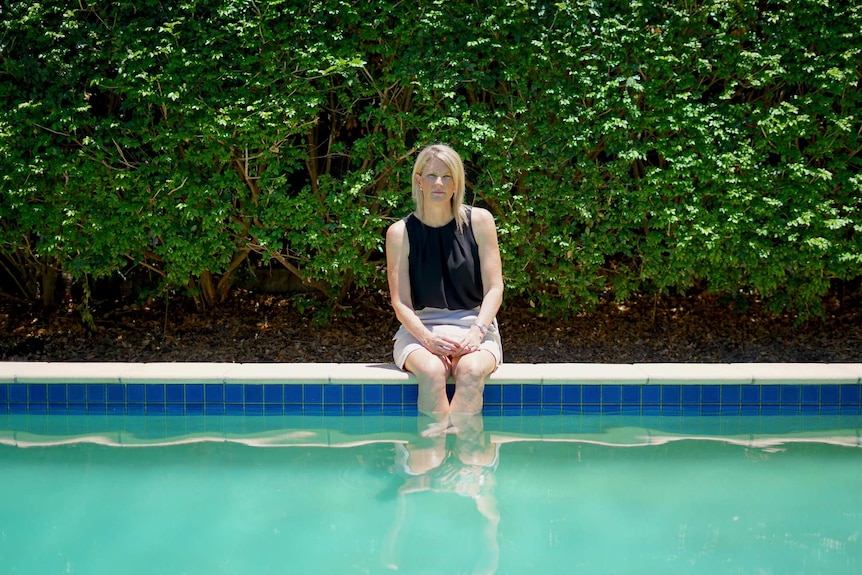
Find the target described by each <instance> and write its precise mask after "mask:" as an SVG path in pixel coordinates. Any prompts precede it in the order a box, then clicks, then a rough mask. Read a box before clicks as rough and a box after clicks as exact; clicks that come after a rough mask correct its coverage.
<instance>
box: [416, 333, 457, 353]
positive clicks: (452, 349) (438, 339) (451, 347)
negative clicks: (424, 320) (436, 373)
mask: <svg viewBox="0 0 862 575" xmlns="http://www.w3.org/2000/svg"><path fill="white" fill-rule="evenodd" d="M424 345H425V349H427V350H428V351H430V352H431V353H433V354H434V355H439V356H440V357H452V356H455V355H459V352H460V342H459V341H458V340H455V339H452V338H451V337H447V336H445V335H441V334H436V333H430V334H429V335H428V337H427V338H426V339H425V342H424Z"/></svg>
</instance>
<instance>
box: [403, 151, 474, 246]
mask: <svg viewBox="0 0 862 575" xmlns="http://www.w3.org/2000/svg"><path fill="white" fill-rule="evenodd" d="M432 158H434V159H437V160H440V161H441V162H443V164H445V165H446V167H447V168H448V169H449V173H450V174H452V183H453V184H454V185H455V195H454V196H452V213H453V214H455V225H456V226H457V227H458V230H459V231H460V230H462V229H463V227H464V226H465V225H467V208H466V207H465V206H464V188H465V185H464V162H462V161H461V156H459V155H458V152H456V151H455V150H453V149H452V148H450V147H449V146H446V145H444V144H434V145H431V146H428V147H426V148H425V149H423V150H422V151H421V152H419V155H418V156H416V163H414V164H413V173H412V174H411V177H410V183H411V186H412V191H413V204H414V206H415V207H416V215H418V216H419V219H420V220H421V219H422V218H423V217H424V215H425V214H424V210H425V196H424V195H423V194H422V189H421V188H420V187H419V184H418V183H417V181H416V180H417V179H418V178H417V177H416V176H417V175H419V176H421V175H422V170H424V169H425V166H426V165H427V164H428V162H430V161H431V159H432Z"/></svg>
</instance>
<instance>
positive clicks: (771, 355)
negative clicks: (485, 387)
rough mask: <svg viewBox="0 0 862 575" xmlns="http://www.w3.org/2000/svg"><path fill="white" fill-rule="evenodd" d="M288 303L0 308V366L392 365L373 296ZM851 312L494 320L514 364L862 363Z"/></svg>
mask: <svg viewBox="0 0 862 575" xmlns="http://www.w3.org/2000/svg"><path fill="white" fill-rule="evenodd" d="M296 301H297V299H296V296H294V297H288V296H274V295H261V294H253V293H250V292H239V293H237V294H235V296H234V297H233V298H232V299H231V301H230V302H229V303H228V304H226V305H224V306H222V307H220V308H218V309H215V310H210V311H209V312H206V313H201V312H199V311H197V310H195V309H194V308H193V307H190V306H188V305H184V304H182V303H178V302H171V303H170V304H168V305H167V306H166V304H165V302H164V301H162V302H157V303H154V304H152V305H120V304H114V305H109V304H107V303H97V304H94V305H93V308H92V311H93V316H94V320H95V327H96V329H95V331H92V330H90V329H88V328H86V327H85V326H84V325H83V324H82V322H81V319H80V315H79V314H78V313H77V312H75V311H74V310H66V309H61V310H54V311H45V310H41V309H39V308H37V307H35V306H32V305H30V304H27V303H24V302H20V301H17V300H13V299H10V298H3V297H0V359H3V360H6V361H12V360H17V361H111V362H141V361H147V362H152V361H169V362H170V361H204V362H215V361H224V362H361V363H366V362H369V363H376V362H390V361H391V355H390V350H391V343H390V338H391V336H392V334H393V333H394V332H395V329H396V327H397V324H396V321H395V318H394V316H393V314H392V312H391V310H390V309H389V308H388V306H387V304H386V301H385V298H384V297H383V296H382V295H380V294H378V295H371V296H365V297H363V299H362V300H361V301H355V302H349V305H348V307H347V310H346V311H343V310H342V311H340V312H337V313H335V314H333V315H334V317H333V318H332V319H331V320H330V321H321V319H320V318H321V317H322V313H321V312H320V311H319V310H315V309H313V306H312V308H310V309H303V312H300V311H299V310H298V309H297V308H298V307H299V306H297V305H295V303H296ZM302 301H304V302H305V303H306V304H308V301H309V300H307V299H305V300H302ZM860 304H862V298H859V297H858V296H854V297H853V298H847V299H845V300H844V301H842V302H839V301H837V300H830V301H829V302H827V311H826V314H825V316H824V317H822V318H815V319H811V320H808V321H807V322H805V323H802V324H800V325H795V323H794V319H795V318H794V317H792V316H790V315H774V314H770V313H768V312H766V311H765V310H764V309H763V308H762V307H761V306H760V305H759V304H758V303H757V302H753V303H751V305H750V306H749V307H748V308H747V309H746V310H745V311H744V312H742V311H739V310H738V309H736V308H735V307H734V306H732V305H730V304H724V303H722V302H720V301H719V300H718V299H717V298H715V297H713V296H709V295H700V296H691V297H685V298H683V297H664V298H660V299H652V298H650V299H644V300H638V301H633V302H628V303H626V304H618V303H614V302H608V303H604V304H602V305H600V306H599V307H598V309H597V310H595V311H594V312H590V313H581V314H578V315H577V316H575V317H572V318H568V319H563V320H560V319H546V318H542V317H539V316H537V315H536V314H535V313H534V312H533V311H532V310H530V309H529V308H524V307H519V306H517V305H516V304H515V303H514V302H511V301H507V302H506V305H505V306H504V308H503V309H502V310H501V312H500V314H499V321H500V326H501V330H502V333H503V338H504V354H505V360H506V361H507V362H511V363H545V362H550V363H555V362H596V363H635V362H862V305H860Z"/></svg>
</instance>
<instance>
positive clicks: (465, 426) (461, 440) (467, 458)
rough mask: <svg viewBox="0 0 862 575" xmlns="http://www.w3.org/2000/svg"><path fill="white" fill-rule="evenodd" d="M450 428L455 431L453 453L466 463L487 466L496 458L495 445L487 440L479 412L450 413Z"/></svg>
mask: <svg viewBox="0 0 862 575" xmlns="http://www.w3.org/2000/svg"><path fill="white" fill-rule="evenodd" d="M450 419H451V421H452V429H453V430H454V431H455V434H456V435H455V436H456V437H457V440H456V441H455V448H454V451H455V454H456V455H457V456H458V459H460V460H461V462H462V463H464V464H466V465H481V466H482V467H489V466H491V465H492V464H493V463H494V460H495V459H496V458H497V447H496V446H495V445H494V444H493V443H491V442H489V441H488V434H486V433H485V420H484V418H483V417H482V414H481V413H473V414H467V413H452V414H451V416H450Z"/></svg>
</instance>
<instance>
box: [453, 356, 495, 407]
mask: <svg viewBox="0 0 862 575" xmlns="http://www.w3.org/2000/svg"><path fill="white" fill-rule="evenodd" d="M495 369H497V359H496V358H495V357H494V355H493V354H492V353H491V352H489V351H486V350H479V351H474V352H473V353H468V354H467V355H462V356H461V357H459V358H457V360H456V361H455V362H453V365H452V374H453V375H454V376H455V395H454V397H452V404H451V405H450V406H449V409H450V411H451V412H452V413H480V412H481V411H482V393H483V392H484V391H485V378H487V377H488V376H489V375H490V374H491V373H493V372H494V370H495ZM444 391H445V386H444Z"/></svg>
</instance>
